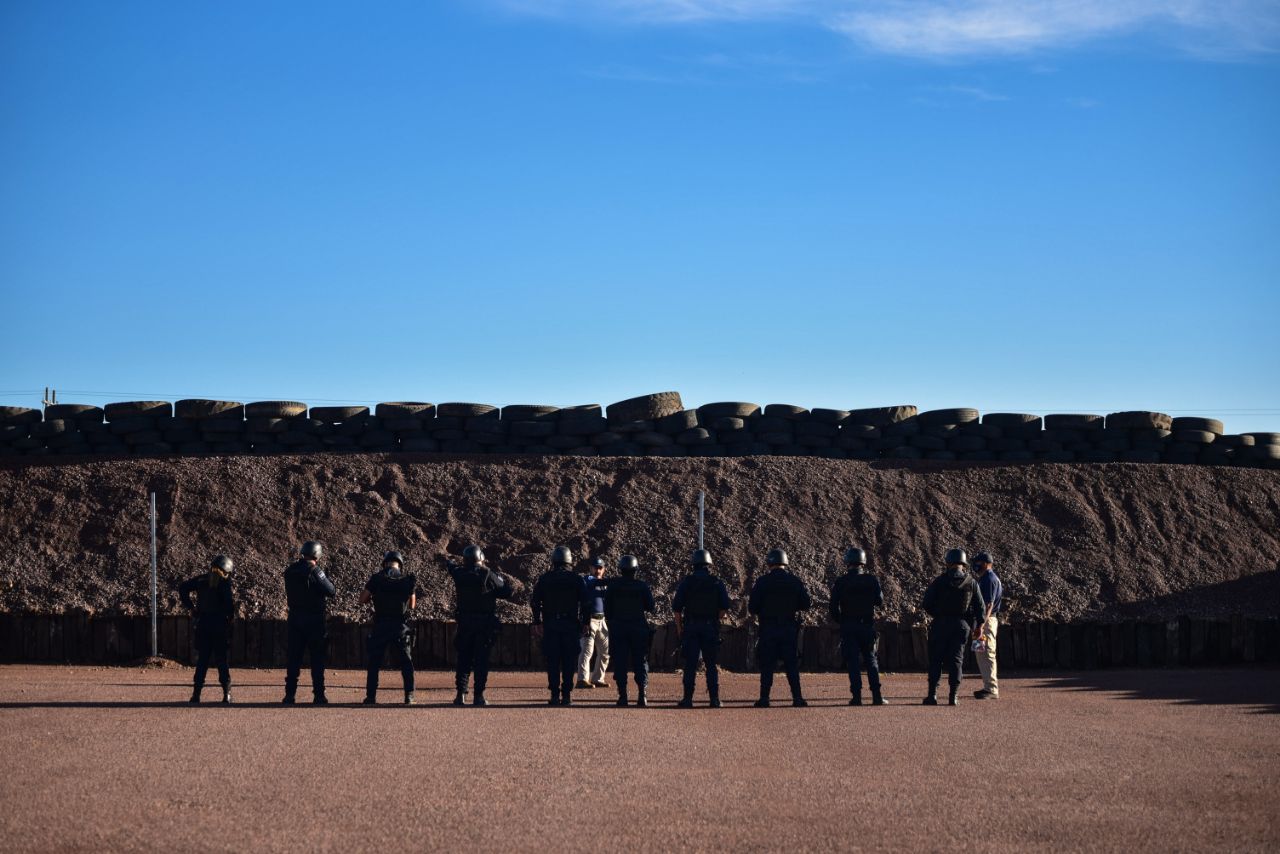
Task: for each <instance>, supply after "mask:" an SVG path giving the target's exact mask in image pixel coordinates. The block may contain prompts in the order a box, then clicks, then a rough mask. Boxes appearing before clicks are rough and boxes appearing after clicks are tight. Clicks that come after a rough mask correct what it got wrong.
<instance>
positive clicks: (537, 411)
mask: <svg viewBox="0 0 1280 854" xmlns="http://www.w3.org/2000/svg"><path fill="white" fill-rule="evenodd" d="M559 412H560V407H558V406H544V405H542V404H536V403H513V404H511V405H510V406H504V407H502V420H503V421H553V420H555V418H556V416H557V415H558V414H559Z"/></svg>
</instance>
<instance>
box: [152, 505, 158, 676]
mask: <svg viewBox="0 0 1280 854" xmlns="http://www.w3.org/2000/svg"><path fill="white" fill-rule="evenodd" d="M159 654H160V646H159V643H158V638H157V636H156V494H155V493H154V492H153V493H151V657H152V658H155V657H156V656H157V655H159Z"/></svg>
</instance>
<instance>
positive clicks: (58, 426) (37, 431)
mask: <svg viewBox="0 0 1280 854" xmlns="http://www.w3.org/2000/svg"><path fill="white" fill-rule="evenodd" d="M67 424H68V422H66V421H63V420H62V419H61V418H54V419H52V420H45V421H41V422H40V423H38V424H32V425H31V435H32V436H35V437H36V438H38V439H39V438H48V437H51V436H57V435H58V434H59V433H65V432H67ZM73 426H74V425H73Z"/></svg>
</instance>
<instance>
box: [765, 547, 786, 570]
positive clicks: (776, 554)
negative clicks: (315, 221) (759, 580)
mask: <svg viewBox="0 0 1280 854" xmlns="http://www.w3.org/2000/svg"><path fill="white" fill-rule="evenodd" d="M764 562H765V564H766V565H767V566H787V565H789V564H790V563H791V559H790V558H788V557H787V553H786V552H785V551H783V550H782V549H769V554H768V555H767V556H766V557H765V559H764Z"/></svg>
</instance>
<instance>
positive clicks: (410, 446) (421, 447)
mask: <svg viewBox="0 0 1280 854" xmlns="http://www.w3.org/2000/svg"><path fill="white" fill-rule="evenodd" d="M400 450H402V451H409V452H412V453H415V454H433V453H435V452H436V451H439V450H440V443H439V442H437V441H436V440H435V439H431V438H429V437H427V436H419V437H417V438H414V439H403V440H401V442H400Z"/></svg>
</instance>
